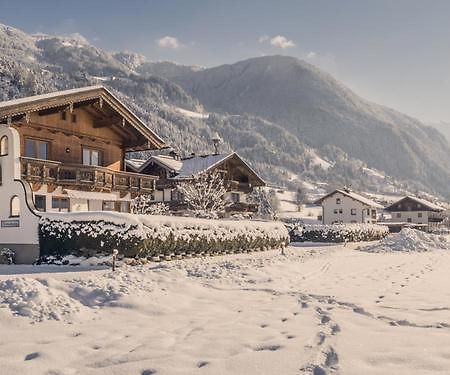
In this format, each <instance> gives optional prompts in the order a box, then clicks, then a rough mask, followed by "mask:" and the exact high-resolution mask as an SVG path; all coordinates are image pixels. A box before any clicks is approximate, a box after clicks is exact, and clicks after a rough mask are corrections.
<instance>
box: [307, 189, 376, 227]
mask: <svg viewBox="0 0 450 375" xmlns="http://www.w3.org/2000/svg"><path fill="white" fill-rule="evenodd" d="M315 203H316V204H318V205H321V206H322V223H323V224H341V223H369V224H370V223H376V221H377V210H379V209H382V208H383V206H381V205H380V204H378V203H376V202H374V201H372V200H370V199H368V198H366V197H363V196H362V195H359V194H356V193H355V192H353V191H351V190H348V189H342V190H335V191H333V192H331V193H329V194H327V195H325V196H324V197H322V198H320V199H319V200H317V201H316V202H315Z"/></svg>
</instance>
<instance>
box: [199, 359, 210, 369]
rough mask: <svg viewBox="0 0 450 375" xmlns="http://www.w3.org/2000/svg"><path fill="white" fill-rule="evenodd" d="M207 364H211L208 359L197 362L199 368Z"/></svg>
mask: <svg viewBox="0 0 450 375" xmlns="http://www.w3.org/2000/svg"><path fill="white" fill-rule="evenodd" d="M207 365H209V362H208V361H200V362H198V363H197V367H198V368H202V367H205V366H207Z"/></svg>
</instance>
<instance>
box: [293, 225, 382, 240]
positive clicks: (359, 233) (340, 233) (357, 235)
mask: <svg viewBox="0 0 450 375" xmlns="http://www.w3.org/2000/svg"><path fill="white" fill-rule="evenodd" d="M388 234H389V228H388V227H386V226H383V225H377V224H332V225H323V224H309V225H308V224H306V225H299V226H294V227H292V228H291V229H290V231H289V235H290V240H291V242H305V241H308V242H309V241H311V242H359V241H374V240H381V239H382V238H384V237H386V236H387V235H388Z"/></svg>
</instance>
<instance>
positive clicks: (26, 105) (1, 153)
mask: <svg viewBox="0 0 450 375" xmlns="http://www.w3.org/2000/svg"><path fill="white" fill-rule="evenodd" d="M163 145H164V142H163V141H162V139H161V138H159V137H158V136H157V135H156V134H155V133H154V132H153V131H152V130H150V128H149V127H148V126H147V125H146V124H144V123H143V122H142V121H141V120H140V119H139V118H138V117H136V116H135V115H134V114H133V113H132V112H131V111H130V110H129V109H128V108H127V107H126V106H125V105H124V104H123V103H121V102H120V101H119V100H118V99H117V98H116V97H115V96H114V95H112V94H111V93H110V92H109V91H108V90H106V89H105V88H103V87H101V86H92V87H85V88H79V89H73V90H66V91H60V92H54V93H51V94H46V95H37V96H32V97H28V98H23V99H17V100H10V101H6V102H2V103H0V224H1V225H0V248H1V247H3V246H4V247H8V248H12V249H14V250H16V253H17V257H18V259H17V260H18V262H24V261H25V262H26V261H30V260H32V259H33V258H34V257H36V255H38V254H39V253H38V245H37V221H38V219H39V215H40V212H42V211H49V212H68V211H101V210H116V211H124V212H128V211H129V210H130V201H131V199H132V198H133V197H135V196H136V195H139V194H141V193H153V192H154V188H155V181H156V179H157V177H156V176H150V175H141V174H138V173H132V172H126V170H125V154H126V153H127V152H130V151H140V150H148V149H159V148H161V147H162V146H163Z"/></svg>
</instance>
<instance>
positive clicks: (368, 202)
mask: <svg viewBox="0 0 450 375" xmlns="http://www.w3.org/2000/svg"><path fill="white" fill-rule="evenodd" d="M337 193H340V194H342V195H345V196H347V197H349V198H352V199H354V200H355V201H358V202H361V203H362V204H364V205H366V206H369V207H373V208H380V209H381V208H383V206H382V205H381V204H378V203H377V202H374V201H373V200H371V199H369V198H366V197H363V196H362V195H360V194H357V193H355V192H354V191H351V190H341V189H337V190H335V191H332V192H331V193H329V194H327V195H325V196H324V197H322V198H320V199H318V200H317V201H316V202H315V204H322V202H323V201H324V200H325V199H327V198H329V197H331V196H333V195H335V194H337Z"/></svg>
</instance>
